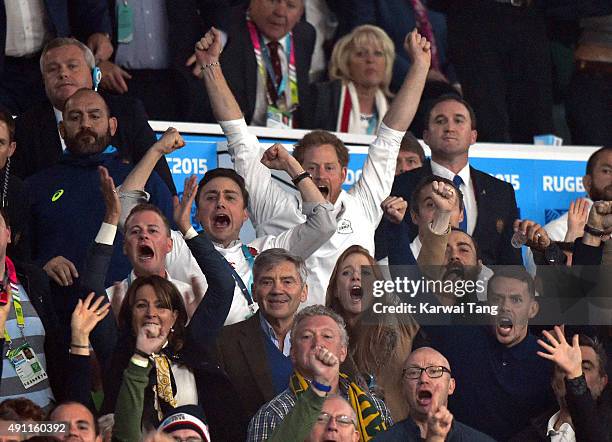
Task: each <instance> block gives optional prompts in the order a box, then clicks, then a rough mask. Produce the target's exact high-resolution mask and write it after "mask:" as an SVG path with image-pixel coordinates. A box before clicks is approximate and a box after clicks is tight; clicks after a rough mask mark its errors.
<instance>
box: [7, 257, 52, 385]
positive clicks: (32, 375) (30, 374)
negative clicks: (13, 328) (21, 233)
mask: <svg viewBox="0 0 612 442" xmlns="http://www.w3.org/2000/svg"><path fill="white" fill-rule="evenodd" d="M6 266H7V270H6V273H5V279H4V281H3V286H4V290H7V291H9V290H10V292H11V295H12V298H13V307H14V309H15V320H16V322H17V328H19V333H20V335H21V338H22V339H23V341H24V343H23V344H21V345H20V346H19V347H16V348H13V340H12V339H11V336H10V335H9V333H8V331H7V330H6V328H5V329H4V341H5V343H6V345H7V347H8V351H7V352H6V358H7V359H8V360H9V362H10V363H11V365H12V366H13V368H14V369H15V372H16V373H17V376H18V377H19V380H20V381H21V383H22V384H23V386H24V388H25V389H28V388H30V387H31V386H33V385H36V384H38V383H39V382H42V381H44V380H45V379H47V373H46V372H45V370H44V369H43V366H42V364H41V363H40V360H39V359H38V356H36V353H35V352H34V349H33V348H32V346H31V345H30V344H28V341H27V339H26V337H25V334H24V332H23V331H24V329H25V317H24V315H23V307H22V305H21V298H20V296H19V286H18V285H17V279H16V276H15V269H14V267H13V263H12V262H10V261H9V259H8V258H6ZM9 273H11V274H13V277H12V278H11V279H10V280H9V278H8V275H9Z"/></svg>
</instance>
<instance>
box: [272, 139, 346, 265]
mask: <svg viewBox="0 0 612 442" xmlns="http://www.w3.org/2000/svg"><path fill="white" fill-rule="evenodd" d="M261 163H262V164H264V165H265V166H267V167H268V168H270V169H276V170H284V171H285V172H287V174H288V175H289V176H290V177H291V180H292V181H293V182H294V183H295V185H296V186H297V188H298V190H299V191H300V195H301V196H302V201H303V202H304V204H303V205H302V211H303V213H304V215H306V220H305V221H304V222H303V223H299V224H297V225H295V226H293V227H291V228H289V229H287V230H285V231H283V232H281V233H279V234H278V235H277V236H275V237H266V238H265V240H264V241H266V242H267V244H265V247H264V248H268V247H280V248H283V249H287V250H291V253H294V254H295V255H297V256H300V257H302V258H303V259H307V258H308V257H309V256H310V255H312V254H313V253H314V252H315V251H316V250H317V249H318V248H319V247H321V246H322V245H323V244H325V243H326V242H327V241H328V240H329V239H330V238H331V237H332V235H333V234H334V233H335V231H336V225H337V220H336V217H335V216H334V213H333V210H334V206H333V205H332V204H331V203H329V202H327V201H326V200H325V198H324V197H323V195H322V194H321V191H320V190H319V188H318V187H317V186H316V185H315V183H314V181H313V180H312V177H311V176H310V174H308V173H306V172H305V171H304V168H303V167H302V165H301V164H300V163H299V162H298V160H296V159H295V158H294V157H293V156H291V155H289V152H287V150H286V149H285V148H284V147H283V146H282V145H280V144H275V145H273V146H272V147H270V148H269V149H268V150H266V151H265V152H264V155H263V157H262V158H261ZM296 178H297V180H296ZM268 241H269V242H268Z"/></svg>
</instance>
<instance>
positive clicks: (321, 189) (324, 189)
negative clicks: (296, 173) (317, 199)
mask: <svg viewBox="0 0 612 442" xmlns="http://www.w3.org/2000/svg"><path fill="white" fill-rule="evenodd" d="M317 188H318V189H319V192H321V195H323V198H325V199H327V197H328V196H329V187H328V186H326V185H324V184H318V185H317Z"/></svg>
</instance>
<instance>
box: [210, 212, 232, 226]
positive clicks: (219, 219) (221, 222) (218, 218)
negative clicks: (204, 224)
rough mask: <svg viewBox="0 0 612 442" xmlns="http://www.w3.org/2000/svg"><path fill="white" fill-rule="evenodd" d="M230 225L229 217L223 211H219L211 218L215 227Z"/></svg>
mask: <svg viewBox="0 0 612 442" xmlns="http://www.w3.org/2000/svg"><path fill="white" fill-rule="evenodd" d="M230 225H231V220H230V217H229V216H227V215H226V214H225V213H219V214H217V215H215V217H214V218H213V226H214V227H215V229H227V228H228V227H229V226H230Z"/></svg>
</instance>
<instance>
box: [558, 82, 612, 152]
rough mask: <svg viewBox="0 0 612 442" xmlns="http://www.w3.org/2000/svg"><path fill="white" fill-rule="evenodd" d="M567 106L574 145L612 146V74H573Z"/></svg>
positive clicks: (568, 121) (568, 122)
mask: <svg viewBox="0 0 612 442" xmlns="http://www.w3.org/2000/svg"><path fill="white" fill-rule="evenodd" d="M565 105H566V111H567V124H568V126H569V128H570V132H571V134H572V144H583V145H594V146H601V145H608V146H610V145H612V73H610V72H608V73H604V72H602V73H598V72H589V71H576V72H574V75H573V77H572V80H571V82H570V86H569V88H568V96H567V101H566V104H565Z"/></svg>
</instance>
